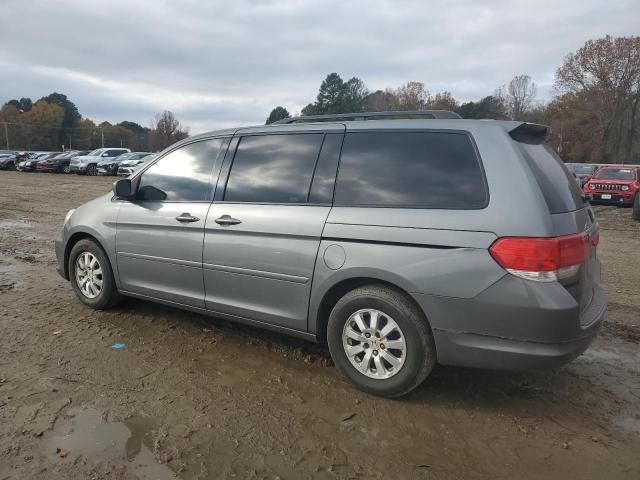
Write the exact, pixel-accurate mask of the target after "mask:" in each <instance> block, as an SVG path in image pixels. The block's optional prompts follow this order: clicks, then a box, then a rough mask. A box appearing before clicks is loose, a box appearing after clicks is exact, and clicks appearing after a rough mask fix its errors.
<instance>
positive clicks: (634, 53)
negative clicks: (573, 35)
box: [556, 36, 640, 163]
mask: <svg viewBox="0 0 640 480" xmlns="http://www.w3.org/2000/svg"><path fill="white" fill-rule="evenodd" d="M556 88H557V89H558V90H559V91H560V92H561V93H565V94H566V93H573V94H576V95H577V96H576V97H575V98H579V99H581V100H582V101H583V102H585V104H584V106H583V108H584V109H585V110H589V112H590V115H591V116H593V118H595V119H596V121H597V124H596V125H595V127H596V128H595V129H594V131H593V135H599V136H600V141H601V143H602V151H603V158H602V159H601V160H600V161H604V162H620V163H623V162H631V161H634V159H636V157H637V155H638V154H640V151H639V148H638V146H639V143H640V132H639V130H640V128H638V125H639V124H640V118H639V117H640V37H618V38H614V37H611V36H606V37H604V38H600V39H597V40H589V41H588V42H586V43H585V44H584V46H583V47H582V48H580V49H579V50H578V51H577V52H575V53H571V54H569V55H567V56H566V57H565V59H564V63H563V64H562V66H560V68H558V70H557V71H556Z"/></svg>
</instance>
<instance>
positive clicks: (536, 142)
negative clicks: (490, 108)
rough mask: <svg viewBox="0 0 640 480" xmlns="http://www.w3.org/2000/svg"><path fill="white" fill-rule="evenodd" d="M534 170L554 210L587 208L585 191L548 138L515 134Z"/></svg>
mask: <svg viewBox="0 0 640 480" xmlns="http://www.w3.org/2000/svg"><path fill="white" fill-rule="evenodd" d="M511 136H512V137H513V138H514V140H516V141H517V142H518V146H519V147H520V150H521V151H522V153H523V155H524V158H525V160H526V161H527V164H528V165H529V168H531V171H532V172H533V176H534V177H535V179H536V181H537V182H538V185H539V187H540V190H541V191H542V196H543V197H544V200H545V202H546V204H547V207H548V208H549V212H551V213H565V212H572V211H574V210H577V209H579V208H582V207H584V201H583V200H582V190H580V186H579V185H578V183H577V182H576V181H575V178H574V177H573V175H572V174H571V172H569V170H568V169H567V168H566V167H565V165H564V163H563V162H562V160H561V159H560V157H558V155H556V153H555V152H554V151H553V149H552V148H551V147H549V145H547V143H546V142H545V141H544V138H541V137H539V136H534V135H528V134H512V135H511Z"/></svg>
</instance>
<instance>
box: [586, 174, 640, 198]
mask: <svg viewBox="0 0 640 480" xmlns="http://www.w3.org/2000/svg"><path fill="white" fill-rule="evenodd" d="M583 191H584V193H585V194H586V195H589V196H590V197H591V199H592V200H591V201H592V202H593V203H613V204H616V205H626V206H629V205H633V201H634V199H635V198H636V196H637V195H638V192H639V191H640V167H635V166H628V167H626V166H619V165H616V166H601V167H600V168H598V169H597V170H596V171H595V173H594V174H593V176H592V177H591V179H590V180H589V181H588V182H587V183H586V184H585V185H584V187H583Z"/></svg>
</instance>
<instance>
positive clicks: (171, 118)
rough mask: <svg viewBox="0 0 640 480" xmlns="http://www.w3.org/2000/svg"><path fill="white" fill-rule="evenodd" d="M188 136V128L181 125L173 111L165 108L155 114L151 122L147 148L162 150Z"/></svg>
mask: <svg viewBox="0 0 640 480" xmlns="http://www.w3.org/2000/svg"><path fill="white" fill-rule="evenodd" d="M188 136H189V132H188V130H187V129H186V128H183V127H182V125H181V124H180V122H179V121H178V119H177V118H176V117H175V115H174V114H173V112H171V111H169V110H165V111H164V112H162V113H159V114H158V115H156V118H155V121H154V122H153V125H152V127H151V133H150V134H149V148H150V149H151V150H152V151H154V152H155V151H159V150H163V149H165V148H167V147H168V146H169V145H171V144H173V143H175V142H177V141H178V140H182V139H183V138H187V137H188Z"/></svg>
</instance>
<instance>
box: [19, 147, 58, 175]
mask: <svg viewBox="0 0 640 480" xmlns="http://www.w3.org/2000/svg"><path fill="white" fill-rule="evenodd" d="M60 154H61V152H52V153H48V154H46V155H44V156H41V157H40V156H39V157H36V158H28V159H27V160H26V161H25V163H24V167H23V170H24V171H25V172H35V171H36V170H37V166H38V162H41V161H42V160H49V159H51V158H54V157H57V156H58V155H60Z"/></svg>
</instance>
